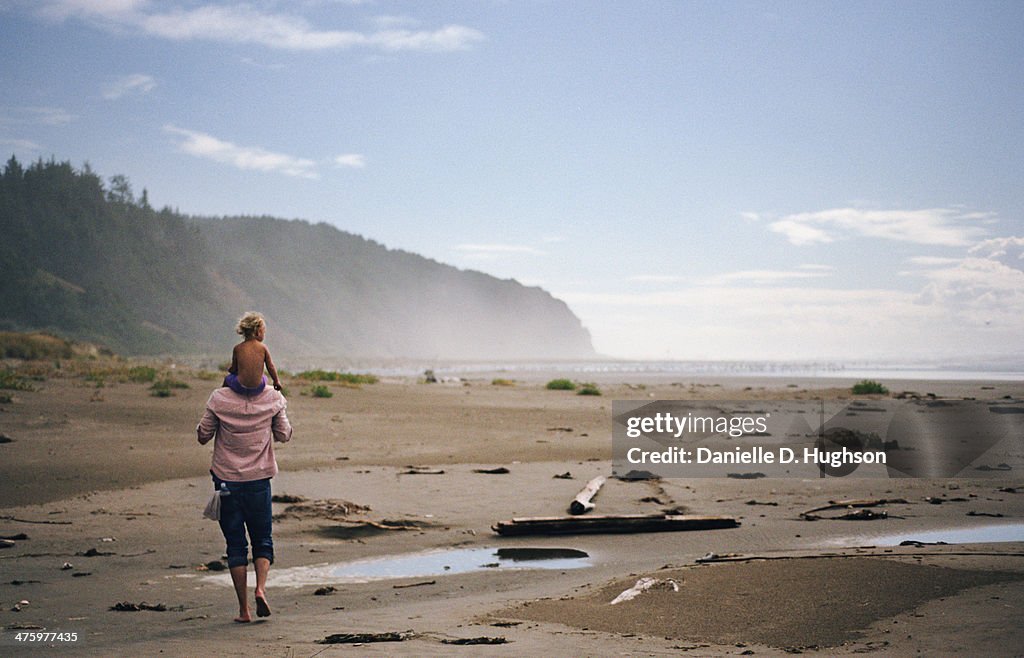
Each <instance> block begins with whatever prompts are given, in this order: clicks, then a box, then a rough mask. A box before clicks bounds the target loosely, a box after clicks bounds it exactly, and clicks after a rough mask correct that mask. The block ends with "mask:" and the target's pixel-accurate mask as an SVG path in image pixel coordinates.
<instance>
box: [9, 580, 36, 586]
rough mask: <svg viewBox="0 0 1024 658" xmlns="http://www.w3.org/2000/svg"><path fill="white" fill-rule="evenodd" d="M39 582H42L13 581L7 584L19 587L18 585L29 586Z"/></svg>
mask: <svg viewBox="0 0 1024 658" xmlns="http://www.w3.org/2000/svg"><path fill="white" fill-rule="evenodd" d="M38 582H41V581H39V580H12V581H10V582H9V583H7V584H8V585H14V586H15V587H17V586H18V585H28V584H29V583H38Z"/></svg>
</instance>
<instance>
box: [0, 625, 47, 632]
mask: <svg viewBox="0 0 1024 658" xmlns="http://www.w3.org/2000/svg"><path fill="white" fill-rule="evenodd" d="M44 628H46V627H45V626H40V625H39V624H11V625H10V626H6V627H4V630H8V631H41V630H43V629H44Z"/></svg>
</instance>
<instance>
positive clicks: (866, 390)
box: [851, 379, 889, 395]
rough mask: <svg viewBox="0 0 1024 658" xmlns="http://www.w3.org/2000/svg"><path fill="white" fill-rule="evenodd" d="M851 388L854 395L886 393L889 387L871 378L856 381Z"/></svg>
mask: <svg viewBox="0 0 1024 658" xmlns="http://www.w3.org/2000/svg"><path fill="white" fill-rule="evenodd" d="M851 390H852V391H853V394H854V395H870V394H878V395H886V394H887V393H888V392H889V389H887V388H886V387H885V386H883V385H882V384H881V383H879V382H876V381H874V380H871V379H864V380H861V381H859V382H857V383H856V384H854V385H853V388H852V389H851Z"/></svg>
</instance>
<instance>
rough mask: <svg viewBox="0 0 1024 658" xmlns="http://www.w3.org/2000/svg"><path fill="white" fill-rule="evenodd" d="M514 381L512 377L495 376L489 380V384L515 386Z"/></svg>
mask: <svg viewBox="0 0 1024 658" xmlns="http://www.w3.org/2000/svg"><path fill="white" fill-rule="evenodd" d="M515 385H516V382H515V380H514V379H502V378H500V377H499V378H495V379H492V380H491V386H515Z"/></svg>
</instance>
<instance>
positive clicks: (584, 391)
mask: <svg viewBox="0 0 1024 658" xmlns="http://www.w3.org/2000/svg"><path fill="white" fill-rule="evenodd" d="M576 395H601V389H599V388H598V387H597V384H580V388H579V390H578V391H576Z"/></svg>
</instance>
